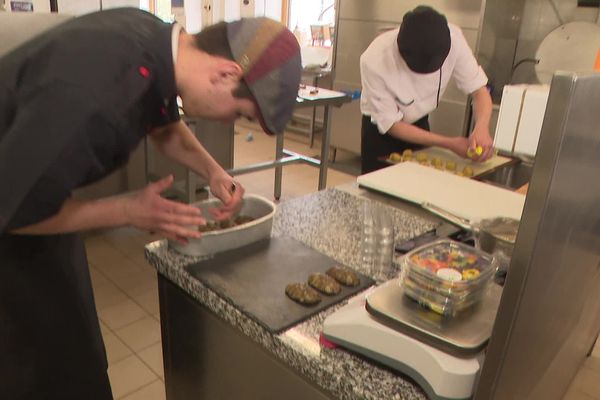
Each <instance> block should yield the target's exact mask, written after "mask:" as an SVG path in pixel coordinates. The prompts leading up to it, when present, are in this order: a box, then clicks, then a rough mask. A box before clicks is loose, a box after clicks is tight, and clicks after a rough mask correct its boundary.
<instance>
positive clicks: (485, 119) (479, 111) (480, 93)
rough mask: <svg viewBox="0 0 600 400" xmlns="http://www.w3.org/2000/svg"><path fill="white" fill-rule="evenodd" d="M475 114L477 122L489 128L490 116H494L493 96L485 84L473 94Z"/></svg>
mask: <svg viewBox="0 0 600 400" xmlns="http://www.w3.org/2000/svg"><path fill="white" fill-rule="evenodd" d="M472 97H473V114H474V117H475V124H476V125H481V127H482V128H485V129H486V130H489V125H490V118H491V116H492V97H491V96H490V93H489V92H488V90H487V88H486V87H485V86H483V87H481V88H479V89H477V90H476V91H474V92H473V94H472Z"/></svg>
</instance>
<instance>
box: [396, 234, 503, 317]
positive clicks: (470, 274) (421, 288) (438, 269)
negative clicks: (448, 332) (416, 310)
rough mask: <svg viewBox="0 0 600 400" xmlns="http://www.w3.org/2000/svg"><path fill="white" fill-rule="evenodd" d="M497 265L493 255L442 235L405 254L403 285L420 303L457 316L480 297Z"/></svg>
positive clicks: (444, 313)
mask: <svg viewBox="0 0 600 400" xmlns="http://www.w3.org/2000/svg"><path fill="white" fill-rule="evenodd" d="M496 268H497V261H496V259H495V258H494V256H492V255H490V254H487V253H485V252H483V251H481V250H478V249H475V248H473V247H470V246H467V245H464V244H462V243H459V242H455V241H453V240H450V239H442V240H438V241H435V242H433V243H429V244H426V245H424V246H421V247H419V248H416V249H414V250H413V251H411V252H409V253H407V254H406V255H405V257H404V260H403V265H402V277H401V285H402V287H403V289H404V293H405V294H406V295H407V296H408V297H410V298H412V299H413V300H415V301H417V302H419V303H420V304H421V305H423V306H425V307H427V308H429V309H431V310H433V311H435V312H437V313H439V314H442V315H445V316H454V315H456V313H458V312H460V311H463V310H465V309H467V308H469V307H471V306H472V305H474V304H476V303H477V302H478V301H479V300H481V297H482V296H483V294H484V293H485V290H486V288H487V285H488V284H489V282H490V280H491V278H492V277H493V275H494V272H495V271H496Z"/></svg>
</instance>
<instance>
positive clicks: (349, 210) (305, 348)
mask: <svg viewBox="0 0 600 400" xmlns="http://www.w3.org/2000/svg"><path fill="white" fill-rule="evenodd" d="M365 201H371V200H365V199H363V198H361V197H357V196H355V195H352V194H349V193H347V192H345V191H341V190H337V189H328V190H325V191H321V192H318V193H314V194H311V195H308V196H305V197H302V198H297V199H293V200H289V201H287V202H284V203H282V204H280V205H279V206H278V209H277V213H276V214H275V217H274V221H273V231H272V236H289V237H293V238H295V239H297V240H299V241H301V242H303V243H305V244H306V245H308V246H310V247H312V248H314V249H316V250H318V251H319V252H321V253H323V254H326V255H328V256H330V257H332V258H334V259H336V260H337V261H339V262H341V263H343V264H346V265H348V266H350V267H352V268H354V269H356V270H358V271H360V272H363V273H365V274H367V275H371V276H372V277H373V278H374V279H375V280H376V281H377V282H382V281H385V280H387V279H390V278H393V277H394V276H396V275H397V270H392V271H388V273H386V274H375V275H373V274H372V273H371V272H370V271H365V270H364V268H362V266H361V265H360V262H359V255H360V254H359V253H360V251H359V250H360V249H359V246H360V244H359V243H360V229H361V216H362V207H363V204H364V202H365ZM384 207H385V208H386V210H387V211H389V213H390V215H392V216H393V219H394V222H395V227H396V240H402V239H406V238H410V237H414V236H416V235H418V234H421V233H423V232H426V231H428V230H430V229H432V228H433V227H434V226H435V223H434V222H431V221H428V220H425V219H422V218H420V217H418V216H416V215H414V214H411V213H408V212H405V211H402V210H400V209H396V208H394V207H390V206H384ZM146 257H147V258H148V260H149V262H150V263H151V264H152V265H153V266H154V267H155V268H156V269H157V270H158V271H159V273H161V274H162V275H163V276H164V277H166V278H167V279H168V280H169V281H171V282H173V283H174V284H175V285H177V286H179V287H180V288H182V289H183V290H184V291H185V292H187V293H188V294H189V295H190V296H192V297H193V298H195V299H196V300H197V301H198V302H200V303H201V304H203V305H204V306H205V307H207V308H208V309H209V310H211V311H212V312H213V313H215V314H216V315H217V316H219V317H220V318H222V319H224V320H225V321H227V322H228V323H229V324H231V325H232V326H234V327H235V328H237V329H238V330H240V331H241V332H243V333H244V334H245V335H247V336H248V337H249V338H251V339H252V340H253V341H254V342H256V343H258V344H259V345H260V346H262V347H263V348H264V349H266V350H267V351H268V352H270V353H271V354H272V355H274V356H275V357H276V358H278V359H279V360H281V361H282V362H283V363H285V364H286V365H288V366H289V367H290V368H293V369H294V370H296V371H297V372H298V373H299V374H302V375H303V376H304V377H305V378H306V379H307V380H309V381H310V382H313V383H314V384H315V385H316V386H319V387H321V388H322V389H323V390H325V391H326V392H329V393H331V394H332V395H333V396H335V397H336V398H339V399H407V400H409V399H426V396H425V395H424V394H423V392H422V391H421V389H420V388H418V386H416V385H415V384H414V383H413V382H412V381H410V380H409V379H407V378H406V377H404V376H402V375H400V374H397V373H394V372H391V371H390V370H388V369H387V368H383V367H380V366H377V364H375V363H373V362H370V361H368V360H366V359H364V358H361V357H359V356H356V355H354V354H351V353H349V352H347V351H345V350H343V349H340V348H337V349H327V348H324V347H321V346H320V344H319V335H320V333H321V329H322V324H323V321H324V320H325V318H326V317H327V316H328V315H330V314H331V313H333V312H334V311H335V310H337V309H338V308H339V307H341V306H342V305H344V304H346V301H344V302H342V303H339V304H337V305H335V306H333V307H331V308H329V309H327V310H325V311H323V312H321V313H319V314H317V315H315V316H314V317H312V318H310V319H308V320H307V321H305V322H303V323H300V324H298V325H296V326H295V327H293V328H291V329H289V330H287V331H285V332H283V333H281V334H278V335H273V334H271V333H269V332H268V331H266V330H265V329H264V328H263V327H261V326H260V325H258V324H257V323H255V322H254V321H253V320H251V319H250V318H248V317H247V316H245V315H244V314H242V313H241V312H240V311H239V310H238V309H237V308H236V307H235V306H233V305H231V304H230V303H228V302H226V301H225V300H224V299H222V298H221V297H220V296H219V295H217V294H216V293H215V292H213V291H212V290H210V289H208V288H207V287H206V286H204V285H203V284H202V283H201V282H199V281H198V280H196V279H194V278H193V277H191V276H190V275H189V274H188V273H187V271H186V270H185V266H187V265H189V264H192V263H194V262H197V261H199V260H201V259H200V258H196V257H189V256H184V255H180V254H179V253H176V252H175V251H173V250H170V249H169V248H168V244H167V242H166V241H164V240H162V241H156V242H153V243H150V244H148V245H147V246H146ZM363 295H364V293H363V294H359V295H358V296H363Z"/></svg>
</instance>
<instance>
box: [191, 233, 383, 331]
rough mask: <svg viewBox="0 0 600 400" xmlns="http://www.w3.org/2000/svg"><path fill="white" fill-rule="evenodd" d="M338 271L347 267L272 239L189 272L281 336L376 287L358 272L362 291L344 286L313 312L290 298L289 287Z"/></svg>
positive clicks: (290, 242) (217, 257)
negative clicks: (315, 274) (337, 267)
mask: <svg viewBox="0 0 600 400" xmlns="http://www.w3.org/2000/svg"><path fill="white" fill-rule="evenodd" d="M334 265H342V264H340V263H338V262H336V261H335V260H333V259H332V258H330V257H327V256H326V255H324V254H321V253H319V252H317V251H316V250H313V249H311V248H309V247H307V246H306V245H304V244H302V243H300V242H298V241H297V240H294V239H291V238H271V239H270V240H262V241H260V242H256V243H253V244H250V245H248V246H244V247H240V248H238V249H234V250H230V251H226V252H223V253H219V254H216V255H215V257H214V258H212V259H209V260H204V261H201V262H199V263H197V264H193V265H190V266H188V267H187V270H188V272H189V273H190V274H191V275H192V276H193V277H194V278H196V279H198V280H200V281H201V282H202V283H204V284H205V285H206V286H208V287H209V288H210V289H212V290H213V291H215V292H216V293H218V294H219V295H220V296H222V297H223V298H225V299H226V300H227V301H229V302H230V303H232V304H233V305H235V306H236V308H238V309H239V310H240V311H242V312H243V313H244V314H246V315H247V316H248V317H250V318H251V319H253V320H254V321H256V322H258V323H259V324H260V325H262V326H264V327H265V328H266V329H267V330H269V331H270V332H273V333H279V332H281V331H283V330H285V329H287V328H289V327H291V326H293V325H296V324H298V323H299V322H302V321H304V320H305V319H307V318H309V317H310V316H312V315H314V314H316V313H318V312H319V311H321V310H323V309H325V308H327V307H329V306H331V305H332V304H335V303H338V302H339V301H341V300H343V299H345V298H347V297H349V296H351V295H353V294H355V293H357V292H359V291H361V290H363V289H365V288H367V287H369V286H371V285H372V284H373V280H372V279H371V278H369V277H367V276H365V275H363V274H360V273H358V272H357V274H358V275H359V276H360V285H358V286H356V287H352V288H350V287H346V286H342V291H341V292H340V293H339V294H337V295H335V296H327V295H324V294H321V302H320V303H318V304H317V305H314V306H303V305H300V304H298V303H296V302H295V301H293V300H291V299H290V298H289V297H287V296H286V295H285V287H286V285H287V284H288V283H293V282H307V280H308V276H309V275H310V274H311V273H313V272H325V271H326V270H327V269H329V268H330V267H332V266H334Z"/></svg>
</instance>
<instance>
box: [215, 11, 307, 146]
mask: <svg viewBox="0 0 600 400" xmlns="http://www.w3.org/2000/svg"><path fill="white" fill-rule="evenodd" d="M227 38H228V39H229V46H230V48H231V53H232V55H233V58H234V60H235V61H236V62H237V63H238V64H239V65H240V66H241V67H242V69H243V71H244V76H243V79H244V81H245V82H246V84H247V85H248V87H249V88H250V91H251V92H252V95H253V96H254V98H255V100H256V103H257V105H258V109H259V111H260V116H259V119H260V123H261V125H262V127H263V129H264V130H265V132H267V133H268V134H271V135H273V134H279V133H282V132H283V130H284V128H285V126H286V124H287V123H288V121H289V120H290V118H291V117H292V112H293V110H294V105H295V103H296V96H298V87H299V85H300V74H301V73H302V63H301V60H300V46H299V45H298V41H297V40H296V38H295V37H294V35H293V34H292V32H290V31H289V29H287V28H286V27H285V26H284V25H282V24H281V23H279V22H277V21H274V20H272V19H269V18H264V17H259V18H243V19H240V20H238V21H234V22H231V23H229V24H227Z"/></svg>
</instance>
